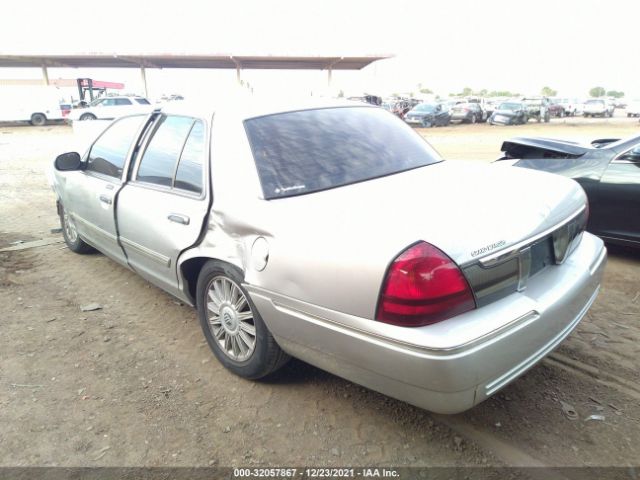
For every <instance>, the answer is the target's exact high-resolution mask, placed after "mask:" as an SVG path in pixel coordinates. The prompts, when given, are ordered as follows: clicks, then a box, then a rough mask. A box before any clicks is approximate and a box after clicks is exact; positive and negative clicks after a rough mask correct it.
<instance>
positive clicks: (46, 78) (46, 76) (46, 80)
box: [42, 65, 49, 87]
mask: <svg viewBox="0 0 640 480" xmlns="http://www.w3.org/2000/svg"><path fill="white" fill-rule="evenodd" d="M42 83H44V84H45V85H46V86H47V87H48V86H49V72H48V71H47V67H45V66H44V65H43V66H42Z"/></svg>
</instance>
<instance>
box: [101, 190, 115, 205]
mask: <svg viewBox="0 0 640 480" xmlns="http://www.w3.org/2000/svg"><path fill="white" fill-rule="evenodd" d="M100 201H101V202H102V203H106V204H107V205H111V203H112V202H113V200H112V198H111V197H110V196H109V195H105V194H104V193H103V194H101V195H100Z"/></svg>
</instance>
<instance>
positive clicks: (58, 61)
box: [0, 53, 390, 70]
mask: <svg viewBox="0 0 640 480" xmlns="http://www.w3.org/2000/svg"><path fill="white" fill-rule="evenodd" d="M386 58H390V55H363V56H354V57H347V56H345V57H319V56H318V57H316V56H275V55H265V56H258V55H253V56H244V55H238V56H236V55H189V54H167V55H162V54H153V55H114V54H106V53H98V54H79V55H4V54H0V67H38V68H42V67H45V68H47V67H48V68H80V67H84V68H100V67H104V68H131V67H133V68H141V67H142V68H230V69H281V70H360V69H362V68H364V67H366V66H367V65H369V64H371V63H373V62H375V61H376V60H383V59H386Z"/></svg>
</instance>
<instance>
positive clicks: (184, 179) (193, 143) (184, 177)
mask: <svg viewBox="0 0 640 480" xmlns="http://www.w3.org/2000/svg"><path fill="white" fill-rule="evenodd" d="M204 146H205V138H204V124H203V123H202V122H201V121H200V120H196V122H195V123H194V124H193V128H192V129H191V133H189V138H187V142H186V143H185V144H184V149H183V150H182V155H181V156H180V162H179V163H178V170H177V171H176V180H175V184H174V186H175V188H179V189H181V190H187V191H189V192H193V193H197V194H200V193H202V162H203V160H204V157H205V155H204V154H205V151H204Z"/></svg>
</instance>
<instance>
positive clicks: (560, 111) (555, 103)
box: [547, 98, 565, 117]
mask: <svg viewBox="0 0 640 480" xmlns="http://www.w3.org/2000/svg"><path fill="white" fill-rule="evenodd" d="M547 108H548V109H549V114H550V115H551V116H552V117H564V116H565V111H564V106H563V105H562V104H561V103H560V100H558V99H556V98H550V99H549V105H548V106H547Z"/></svg>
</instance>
